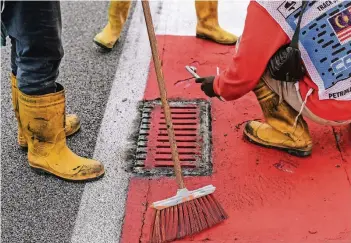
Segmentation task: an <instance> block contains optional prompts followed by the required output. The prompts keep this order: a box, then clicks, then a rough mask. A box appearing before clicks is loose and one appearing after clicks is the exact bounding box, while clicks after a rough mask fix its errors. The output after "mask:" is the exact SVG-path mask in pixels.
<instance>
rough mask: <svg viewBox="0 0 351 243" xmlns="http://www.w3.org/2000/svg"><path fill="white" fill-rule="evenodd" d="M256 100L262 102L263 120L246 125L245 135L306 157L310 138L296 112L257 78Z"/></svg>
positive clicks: (250, 138) (252, 139)
mask: <svg viewBox="0 0 351 243" xmlns="http://www.w3.org/2000/svg"><path fill="white" fill-rule="evenodd" d="M254 93H255V94H256V96H257V99H258V102H259V103H260V105H261V108H262V111H263V115H264V117H265V120H266V123H262V122H258V121H250V122H248V123H247V124H246V126H245V129H244V135H245V137H246V138H248V139H249V141H251V142H253V143H256V144H258V145H262V146H265V147H271V148H275V149H280V150H283V151H285V152H288V153H289V154H292V155H295V156H300V157H305V156H308V155H310V154H311V152H312V139H311V136H310V133H309V130H308V126H307V123H306V122H305V120H304V119H303V118H302V116H299V118H298V119H297V122H296V124H295V119H296V117H297V115H298V112H297V111H295V110H294V109H293V108H292V107H291V106H290V105H289V104H287V103H286V102H285V101H282V102H281V103H280V104H279V96H278V95H277V94H276V93H274V92H273V91H272V90H270V89H269V87H268V86H267V85H266V84H265V83H264V81H262V80H261V81H260V83H259V84H258V85H257V87H256V88H255V89H254Z"/></svg>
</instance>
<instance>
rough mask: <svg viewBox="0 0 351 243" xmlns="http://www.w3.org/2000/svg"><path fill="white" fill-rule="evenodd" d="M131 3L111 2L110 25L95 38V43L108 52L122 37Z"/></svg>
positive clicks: (109, 11) (109, 10)
mask: <svg viewBox="0 0 351 243" xmlns="http://www.w3.org/2000/svg"><path fill="white" fill-rule="evenodd" d="M130 5H131V1H111V2H110V6H109V9H108V23H107V25H106V26H105V28H104V29H103V30H102V31H101V32H100V33H99V34H97V35H96V36H95V38H94V42H95V43H96V44H97V45H98V46H100V47H102V48H104V49H107V50H111V49H112V48H113V46H114V45H115V44H116V42H117V40H118V38H119V37H120V35H121V32H122V29H123V26H124V23H125V22H126V20H127V18H128V13H129V9H130Z"/></svg>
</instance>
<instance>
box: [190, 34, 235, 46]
mask: <svg viewBox="0 0 351 243" xmlns="http://www.w3.org/2000/svg"><path fill="white" fill-rule="evenodd" d="M196 38H199V39H204V40H210V41H213V42H215V43H218V44H221V45H227V46H232V45H235V44H236V42H237V41H235V42H232V43H228V42H221V41H216V40H214V39H212V38H210V37H208V36H206V35H201V34H196Z"/></svg>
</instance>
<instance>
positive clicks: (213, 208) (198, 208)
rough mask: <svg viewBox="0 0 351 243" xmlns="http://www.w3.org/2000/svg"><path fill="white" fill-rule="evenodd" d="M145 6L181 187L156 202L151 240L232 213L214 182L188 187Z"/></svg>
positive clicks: (199, 228)
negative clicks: (217, 196) (223, 204)
mask: <svg viewBox="0 0 351 243" xmlns="http://www.w3.org/2000/svg"><path fill="white" fill-rule="evenodd" d="M142 6H143V10H144V17H145V22H146V27H147V31H148V35H149V41H150V46H151V51H152V57H153V61H154V66H155V71H156V76H157V82H158V87H159V91H160V95H161V102H162V107H163V110H164V113H165V118H166V124H167V131H168V137H169V142H170V145H171V150H172V160H173V162H174V172H175V175H176V181H177V184H178V187H179V189H178V191H177V194H176V195H175V196H174V197H171V198H168V199H165V200H162V201H158V202H154V203H153V204H152V207H153V208H155V209H156V213H155V218H154V222H153V226H152V233H151V240H150V242H151V243H162V242H168V241H172V240H176V239H180V238H183V237H185V236H189V235H193V234H195V233H197V232H200V231H202V230H204V229H207V228H210V227H212V226H214V225H216V224H218V223H220V222H222V221H223V220H225V219H226V218H227V217H228V216H227V214H226V213H225V211H224V210H223V208H222V207H221V205H220V204H219V203H218V202H217V200H216V199H215V198H214V196H213V195H212V193H213V192H214V191H215V189H216V188H215V187H214V186H212V185H208V186H205V187H202V188H200V189H197V190H194V191H189V190H187V189H186V188H185V185H184V181H183V176H182V171H181V167H180V162H179V156H178V150H177V145H176V139H175V137H174V130H173V123H172V118H171V112H170V108H169V104H168V101H167V92H166V86H165V82H164V79H163V73H162V70H161V63H160V60H159V55H158V50H157V41H156V36H155V30H154V27H153V23H152V17H151V12H150V6H149V2H148V0H143V1H142Z"/></svg>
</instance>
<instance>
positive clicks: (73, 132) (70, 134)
mask: <svg viewBox="0 0 351 243" xmlns="http://www.w3.org/2000/svg"><path fill="white" fill-rule="evenodd" d="M79 130H80V124H79V126H78V127H77V129H76V130H73V131H72V132H70V133H68V134H66V138H68V137H71V136H73V135H75V134H76V133H77V132H78V131H79ZM18 145H19V146H20V147H21V148H22V149H23V150H27V149H28V143H18Z"/></svg>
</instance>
